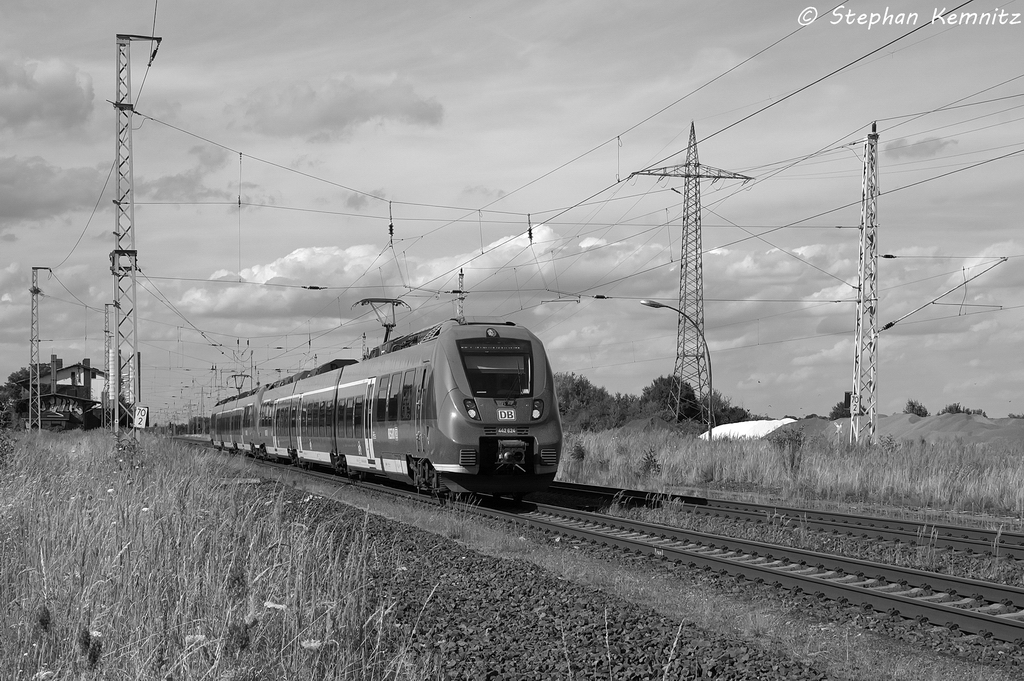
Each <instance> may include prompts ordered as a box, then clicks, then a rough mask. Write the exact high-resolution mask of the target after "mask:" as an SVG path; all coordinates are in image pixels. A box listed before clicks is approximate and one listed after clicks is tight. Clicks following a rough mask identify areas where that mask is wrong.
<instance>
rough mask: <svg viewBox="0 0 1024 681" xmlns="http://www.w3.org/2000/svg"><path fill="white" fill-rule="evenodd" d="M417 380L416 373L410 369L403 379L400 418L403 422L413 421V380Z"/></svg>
mask: <svg viewBox="0 0 1024 681" xmlns="http://www.w3.org/2000/svg"><path fill="white" fill-rule="evenodd" d="M415 378H416V371H415V370H414V369H410V370H409V371H406V372H405V376H404V377H403V379H402V406H401V413H400V414H399V418H401V419H402V420H403V421H409V420H411V419H412V394H413V389H412V387H413V380H414V379H415Z"/></svg>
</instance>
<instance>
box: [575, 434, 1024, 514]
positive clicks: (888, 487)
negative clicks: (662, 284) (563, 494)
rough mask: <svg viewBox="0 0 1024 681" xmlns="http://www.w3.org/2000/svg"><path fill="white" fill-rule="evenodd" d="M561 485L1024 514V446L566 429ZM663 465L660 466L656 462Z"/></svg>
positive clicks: (1019, 444) (886, 439)
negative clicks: (748, 493)
mask: <svg viewBox="0 0 1024 681" xmlns="http://www.w3.org/2000/svg"><path fill="white" fill-rule="evenodd" d="M564 449H565V451H566V452H569V453H570V455H568V456H564V457H562V461H561V463H560V465H559V472H558V479H559V480H565V481H571V482H581V483H588V484H596V485H608V486H621V487H633V488H641V489H648V490H652V491H667V490H669V489H674V488H680V487H684V488H692V489H698V490H699V489H702V488H703V489H729V488H732V487H734V488H738V489H749V490H754V489H757V490H760V491H762V492H763V493H765V494H772V495H778V496H781V497H783V498H786V499H792V500H808V499H820V500H825V501H833V502H865V503H878V504H897V505H908V506H929V507H935V508H941V509H947V510H951V511H978V512H981V511H985V512H993V513H1001V514H1012V515H1015V516H1017V517H1019V518H1021V517H1024V443H1009V444H1003V445H972V444H964V443H962V442H943V443H937V444H928V443H925V442H897V441H895V440H892V439H891V438H885V439H883V441H882V442H881V443H880V444H877V445H872V446H850V445H847V444H845V443H841V442H837V441H835V440H832V439H829V438H826V437H820V436H819V437H814V438H809V439H807V440H806V441H805V440H803V438H800V437H791V438H776V439H763V440H716V441H712V442H706V441H704V440H698V439H695V438H692V437H686V436H680V435H677V434H675V433H672V432H671V431H637V430H618V431H606V432H601V433H588V432H584V433H579V432H575V433H566V438H565V446H564ZM655 464H656V465H655Z"/></svg>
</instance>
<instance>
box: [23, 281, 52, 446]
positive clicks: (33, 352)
mask: <svg viewBox="0 0 1024 681" xmlns="http://www.w3.org/2000/svg"><path fill="white" fill-rule="evenodd" d="M39 270H46V271H47V272H49V271H50V268H49V267H33V268H32V288H30V289H29V291H30V292H31V293H32V327H31V329H30V331H29V360H28V429H29V430H32V429H33V428H35V429H36V430H41V429H42V427H43V414H42V406H41V405H40V397H41V394H42V393H41V392H40V389H41V388H42V386H40V385H39V294H40V293H42V291H41V290H40V289H39Z"/></svg>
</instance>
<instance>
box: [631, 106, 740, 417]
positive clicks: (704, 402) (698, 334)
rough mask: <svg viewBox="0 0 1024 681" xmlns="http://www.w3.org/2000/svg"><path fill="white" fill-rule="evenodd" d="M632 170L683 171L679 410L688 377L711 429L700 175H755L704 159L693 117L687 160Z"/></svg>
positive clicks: (665, 174)
mask: <svg viewBox="0 0 1024 681" xmlns="http://www.w3.org/2000/svg"><path fill="white" fill-rule="evenodd" d="M633 174H634V175H654V176H656V177H682V178H685V180H686V182H685V184H684V189H683V234H682V244H681V253H680V256H679V312H680V314H679V320H678V323H677V326H676V365H675V370H674V374H675V378H676V405H675V406H676V413H677V414H678V413H679V412H680V411H681V407H682V405H681V404H680V403H681V402H682V399H683V384H684V383H688V384H689V385H690V387H691V388H693V392H694V394H695V395H696V396H697V399H698V400H699V402H700V408H701V414H702V415H703V416H704V421H705V423H707V426H708V429H709V430H710V429H711V428H714V427H715V417H714V408H713V405H712V404H711V400H712V394H711V391H712V387H711V355H710V352H709V351H708V348H707V342H706V340H705V338H704V269H703V260H702V257H701V236H700V181H701V180H703V179H710V180H712V181H715V180H743V181H744V182H748V181H750V180H752V179H754V178H752V177H748V176H746V175H740V174H739V173H733V172H729V171H728V170H720V169H718V168H712V167H711V166H705V165H701V163H700V161H699V160H698V158H697V134H696V130H695V129H694V125H693V123H692V122H691V123H690V143H689V145H688V146H687V148H686V163H684V164H683V165H677V166H667V167H664V168H653V169H651V170H641V171H639V172H636V173H633Z"/></svg>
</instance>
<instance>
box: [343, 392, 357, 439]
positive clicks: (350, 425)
mask: <svg viewBox="0 0 1024 681" xmlns="http://www.w3.org/2000/svg"><path fill="white" fill-rule="evenodd" d="M354 407H355V398H353V397H350V398H348V399H347V400H345V437H355V436H356V433H355V420H354V419H355V416H354V415H355V410H354Z"/></svg>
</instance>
